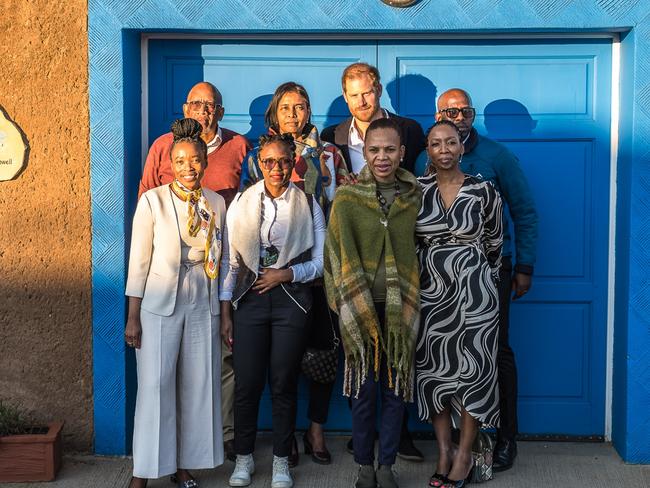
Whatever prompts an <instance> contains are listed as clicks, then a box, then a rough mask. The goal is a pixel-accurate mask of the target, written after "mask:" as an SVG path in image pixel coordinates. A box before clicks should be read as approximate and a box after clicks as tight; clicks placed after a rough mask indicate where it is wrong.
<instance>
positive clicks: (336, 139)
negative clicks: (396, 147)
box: [320, 111, 424, 173]
mask: <svg viewBox="0 0 650 488" xmlns="http://www.w3.org/2000/svg"><path fill="white" fill-rule="evenodd" d="M387 112H388V111H387ZM388 117H389V118H391V119H393V120H394V121H395V122H397V125H399V127H400V129H401V130H402V144H404V146H406V154H405V155H404V161H403V162H402V164H401V167H402V168H404V169H406V170H408V171H410V172H411V173H413V171H414V170H415V160H416V159H417V158H418V155H419V154H420V153H421V152H422V151H423V150H424V132H423V131H422V127H420V124H418V123H417V122H416V121H415V120H413V119H407V118H406V117H400V116H399V115H395V114H393V113H391V112H388ZM350 124H352V117H349V118H347V119H345V120H344V121H343V122H341V123H340V124H339V125H331V126H329V127H327V128H325V129H324V130H323V131H322V132H321V134H320V138H321V139H322V140H323V141H327V142H331V143H332V144H336V145H337V146H338V147H339V149H341V152H342V153H343V157H345V162H346V164H347V165H348V171H350V172H352V166H351V164H350V150H349V148H348V135H349V134H350Z"/></svg>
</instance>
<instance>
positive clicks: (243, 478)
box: [228, 454, 255, 486]
mask: <svg viewBox="0 0 650 488" xmlns="http://www.w3.org/2000/svg"><path fill="white" fill-rule="evenodd" d="M253 473H255V461H253V455H252V454H244V455H242V454H237V459H236V460H235V469H234V470H233V472H232V475H230V479H229V480H228V484H229V485H230V486H248V485H250V484H251V475H252V474H253Z"/></svg>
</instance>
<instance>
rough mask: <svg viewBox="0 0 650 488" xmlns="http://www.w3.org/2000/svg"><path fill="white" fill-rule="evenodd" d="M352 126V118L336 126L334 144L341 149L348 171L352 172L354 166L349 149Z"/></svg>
mask: <svg viewBox="0 0 650 488" xmlns="http://www.w3.org/2000/svg"><path fill="white" fill-rule="evenodd" d="M350 124H352V117H350V118H348V119H346V120H344V121H343V122H341V123H340V124H339V125H337V126H336V128H335V129H334V143H335V144H336V145H337V146H338V147H339V149H341V152H342V153H343V157H344V158H345V164H346V165H347V167H348V171H350V172H352V165H351V164H350V149H349V148H348V136H349V135H350Z"/></svg>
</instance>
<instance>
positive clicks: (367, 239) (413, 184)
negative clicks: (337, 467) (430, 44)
mask: <svg viewBox="0 0 650 488" xmlns="http://www.w3.org/2000/svg"><path fill="white" fill-rule="evenodd" d="M404 151H405V148H404V146H403V145H402V143H401V134H400V129H399V127H398V126H397V125H396V124H395V122H394V121H392V120H391V119H378V120H375V121H373V122H372V123H371V124H370V126H369V127H368V129H367V130H366V136H365V141H364V156H365V159H366V163H367V164H366V166H365V167H364V168H363V170H362V171H361V173H360V174H359V177H358V183H357V184H355V185H350V186H344V187H341V188H339V189H338V191H337V193H336V198H335V199H334V204H333V206H332V210H331V213H330V220H329V225H328V232H327V239H326V242H325V256H324V260H325V262H324V271H325V286H326V289H327V298H328V301H329V304H330V307H331V308H332V309H333V310H335V311H336V313H337V314H338V315H339V325H340V328H341V337H342V339H343V348H344V351H345V376H344V393H345V394H346V395H348V396H351V401H352V439H353V444H354V458H355V461H356V462H357V463H359V464H360V466H361V467H360V470H359V478H358V480H357V483H356V487H357V488H365V487H374V486H376V483H377V481H378V480H379V481H380V482H381V485H382V486H387V487H388V486H391V487H392V486H397V484H396V483H395V480H394V477H393V473H392V469H391V468H392V465H393V464H394V463H395V456H396V453H397V448H398V444H399V439H400V430H401V423H402V416H403V414H404V401H405V400H406V401H412V400H413V374H414V372H413V368H414V362H413V354H414V349H415V340H416V337H417V329H418V317H419V277H418V262H417V258H416V254H415V240H414V232H415V220H416V217H417V214H418V211H419V209H420V202H421V198H422V194H421V190H420V187H419V184H418V183H417V181H416V179H415V177H414V176H413V175H412V174H411V173H409V172H408V171H406V170H404V169H401V168H400V167H399V164H400V161H401V159H402V158H403V157H404ZM378 384H379V386H378ZM378 390H380V392H381V399H382V411H381V417H380V418H381V422H380V432H379V459H378V460H379V468H378V470H377V472H376V473H375V469H374V441H375V419H376V416H377V412H376V410H377V408H376V398H377V393H378Z"/></svg>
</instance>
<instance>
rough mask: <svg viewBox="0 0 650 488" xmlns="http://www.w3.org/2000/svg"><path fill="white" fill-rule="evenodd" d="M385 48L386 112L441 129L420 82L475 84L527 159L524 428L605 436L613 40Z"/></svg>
mask: <svg viewBox="0 0 650 488" xmlns="http://www.w3.org/2000/svg"><path fill="white" fill-rule="evenodd" d="M378 53H379V54H378V57H379V59H378V66H379V68H380V70H381V72H382V74H383V76H384V79H386V80H391V81H388V83H395V85H396V86H395V87H394V88H393V90H392V91H391V92H390V93H389V94H388V96H386V97H384V100H383V101H384V104H385V105H389V104H391V105H392V107H393V109H394V110H395V111H397V112H398V113H400V114H401V115H405V116H407V117H412V118H415V119H417V120H419V121H420V122H421V123H423V124H430V123H431V122H432V118H431V115H430V111H431V110H433V103H432V99H431V98H429V99H426V98H422V96H417V95H415V96H414V93H413V90H412V87H411V86H410V85H412V82H410V81H409V80H414V79H418V80H419V81H418V83H419V85H420V86H421V87H424V88H423V89H422V91H421V93H422V94H427V93H435V94H436V96H437V95H439V94H440V93H442V92H444V91H445V90H447V89H449V88H453V87H461V88H464V89H466V90H467V91H468V92H469V93H470V94H471V95H472V98H473V105H474V107H476V109H477V117H476V122H475V127H476V128H477V129H478V130H479V132H481V133H482V134H486V135H487V136H488V137H492V138H493V139H496V140H499V141H501V142H503V143H504V144H506V145H507V146H508V147H509V148H510V149H511V150H512V151H513V152H514V153H515V154H516V155H517V156H518V157H519V159H520V161H521V165H522V168H523V170H524V172H525V173H526V175H527V177H528V181H529V184H530V187H531V191H532V193H533V196H534V199H535V202H536V205H537V209H538V213H539V241H538V259H537V263H536V266H535V276H534V279H533V287H532V289H531V292H530V294H528V295H527V296H526V298H525V299H523V300H520V301H518V302H515V303H513V305H512V308H511V310H512V312H511V325H510V337H511V345H512V347H513V349H514V351H515V354H516V357H517V362H518V365H519V405H520V412H519V413H520V430H521V432H522V433H531V434H539V433H564V434H575V435H591V434H598V435H602V434H603V433H604V425H605V424H604V407H605V381H604V379H605V350H606V315H607V314H606V299H607V296H606V293H607V243H608V208H607V207H608V201H609V126H610V108H609V107H610V97H611V94H610V84H611V83H610V80H611V43H610V42H609V41H606V40H596V41H584V40H581V41H580V42H574V41H568V40H567V41H562V42H559V41H558V42H556V41H531V42H488V41H481V42H466V43H463V42H440V43H437V44H436V45H432V44H428V45H423V44H421V43H409V42H404V43H393V44H383V43H380V45H379V51H378ZM427 82H428V83H429V85H427ZM423 100H427V101H426V102H425V103H422V102H423ZM427 126H428V125H427Z"/></svg>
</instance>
